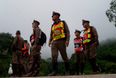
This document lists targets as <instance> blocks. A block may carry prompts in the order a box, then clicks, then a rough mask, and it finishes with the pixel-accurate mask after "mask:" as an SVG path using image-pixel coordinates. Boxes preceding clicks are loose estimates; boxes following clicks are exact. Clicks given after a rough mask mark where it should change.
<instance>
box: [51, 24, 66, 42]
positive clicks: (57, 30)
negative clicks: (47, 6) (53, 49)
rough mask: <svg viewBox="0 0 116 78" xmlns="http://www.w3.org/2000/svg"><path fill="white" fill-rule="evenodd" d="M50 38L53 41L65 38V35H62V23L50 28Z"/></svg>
mask: <svg viewBox="0 0 116 78" xmlns="http://www.w3.org/2000/svg"><path fill="white" fill-rule="evenodd" d="M52 32H53V34H52V37H53V41H54V40H58V39H62V38H65V37H66V36H65V33H64V23H63V22H59V23H58V24H55V25H53V26H52Z"/></svg>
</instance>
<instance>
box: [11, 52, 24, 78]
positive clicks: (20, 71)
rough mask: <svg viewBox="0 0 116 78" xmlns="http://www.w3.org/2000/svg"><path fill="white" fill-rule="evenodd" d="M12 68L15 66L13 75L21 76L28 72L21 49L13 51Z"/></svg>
mask: <svg viewBox="0 0 116 78" xmlns="http://www.w3.org/2000/svg"><path fill="white" fill-rule="evenodd" d="M12 68H13V76H16V77H21V76H22V75H24V74H25V73H26V72H25V68H24V59H23V56H22V53H21V51H16V52H13V57H12Z"/></svg>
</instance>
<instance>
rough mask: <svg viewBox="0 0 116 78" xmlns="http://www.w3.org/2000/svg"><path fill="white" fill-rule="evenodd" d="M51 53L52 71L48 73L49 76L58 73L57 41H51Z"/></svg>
mask: <svg viewBox="0 0 116 78" xmlns="http://www.w3.org/2000/svg"><path fill="white" fill-rule="evenodd" d="M51 54H52V73H50V74H49V76H53V75H56V74H57V73H58V63H57V58H58V48H57V42H53V43H52V46H51Z"/></svg>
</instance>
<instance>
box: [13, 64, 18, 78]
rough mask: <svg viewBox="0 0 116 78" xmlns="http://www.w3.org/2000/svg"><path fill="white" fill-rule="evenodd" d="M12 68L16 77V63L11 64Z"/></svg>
mask: <svg viewBox="0 0 116 78" xmlns="http://www.w3.org/2000/svg"><path fill="white" fill-rule="evenodd" d="M12 69H13V76H14V77H16V76H17V64H14V63H13V64H12Z"/></svg>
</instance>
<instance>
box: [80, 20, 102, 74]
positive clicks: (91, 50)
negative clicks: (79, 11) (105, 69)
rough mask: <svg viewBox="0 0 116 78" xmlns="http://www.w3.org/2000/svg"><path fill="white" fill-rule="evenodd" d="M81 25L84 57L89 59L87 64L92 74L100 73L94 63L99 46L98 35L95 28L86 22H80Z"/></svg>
mask: <svg viewBox="0 0 116 78" xmlns="http://www.w3.org/2000/svg"><path fill="white" fill-rule="evenodd" d="M82 24H83V27H84V35H83V38H84V39H83V44H84V47H85V51H84V53H85V55H86V58H87V59H89V62H90V64H91V66H92V69H93V73H97V72H100V68H99V66H98V64H97V63H96V55H97V53H96V49H97V47H98V45H99V40H98V33H97V30H96V29H95V27H93V26H90V25H89V21H88V20H82Z"/></svg>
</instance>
